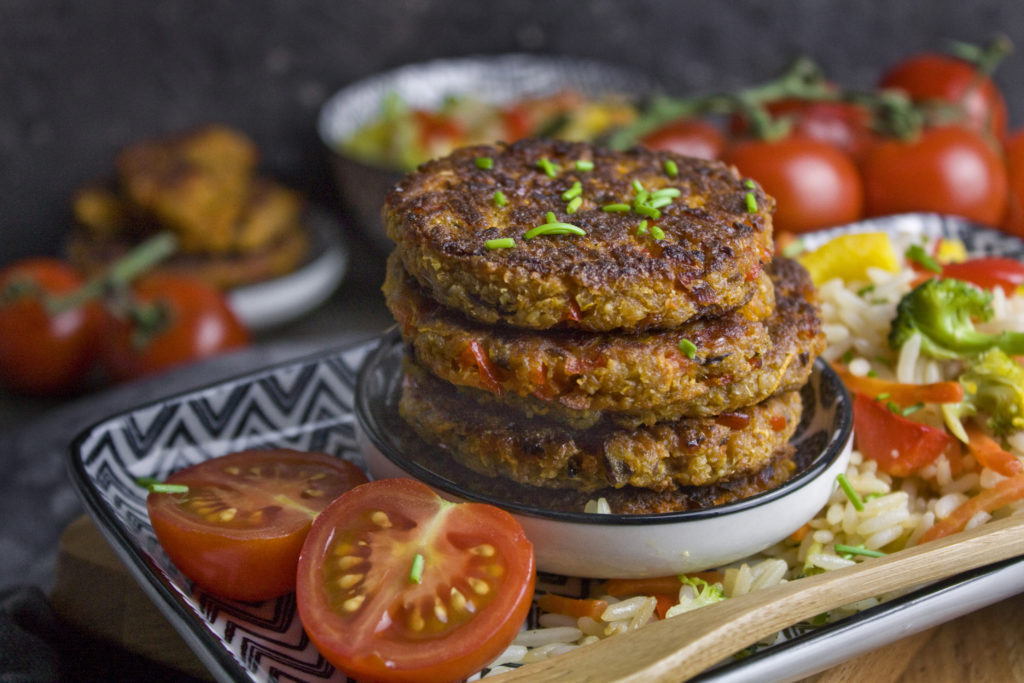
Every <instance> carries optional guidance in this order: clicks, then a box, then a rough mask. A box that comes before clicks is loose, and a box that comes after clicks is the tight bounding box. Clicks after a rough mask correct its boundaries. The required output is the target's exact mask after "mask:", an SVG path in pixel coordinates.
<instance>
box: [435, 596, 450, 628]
mask: <svg viewBox="0 0 1024 683" xmlns="http://www.w3.org/2000/svg"><path fill="white" fill-rule="evenodd" d="M434 616H435V617H437V620H438V621H440V622H441V623H442V624H447V623H448V610H446V609H445V608H444V605H442V604H441V598H438V597H436V596H435V597H434Z"/></svg>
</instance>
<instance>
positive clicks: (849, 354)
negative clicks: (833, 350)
mask: <svg viewBox="0 0 1024 683" xmlns="http://www.w3.org/2000/svg"><path fill="white" fill-rule="evenodd" d="M841 360H842V361H843V362H844V363H846V364H847V365H849V364H850V361H851V360H853V349H846V351H844V352H843V357H842V358H841Z"/></svg>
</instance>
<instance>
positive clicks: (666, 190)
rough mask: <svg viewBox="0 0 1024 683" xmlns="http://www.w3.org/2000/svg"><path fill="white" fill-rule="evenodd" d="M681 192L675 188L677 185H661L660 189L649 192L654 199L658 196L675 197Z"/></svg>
mask: <svg viewBox="0 0 1024 683" xmlns="http://www.w3.org/2000/svg"><path fill="white" fill-rule="evenodd" d="M681 194H683V193H682V192H680V190H679V188H677V187H663V188H661V189H660V190H655V191H654V192H652V193H651V197H652V198H655V199H656V198H658V197H672V198H675V197H678V196H680V195H681Z"/></svg>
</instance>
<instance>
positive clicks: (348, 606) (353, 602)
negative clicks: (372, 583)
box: [341, 595, 366, 612]
mask: <svg viewBox="0 0 1024 683" xmlns="http://www.w3.org/2000/svg"><path fill="white" fill-rule="evenodd" d="M364 600H366V596H365V595H357V596H355V597H352V598H349V599H348V600H346V601H345V602H343V603H341V608H342V609H343V610H345V611H346V612H355V611H356V610H357V609H359V608H360V607H362V605H363V601H364Z"/></svg>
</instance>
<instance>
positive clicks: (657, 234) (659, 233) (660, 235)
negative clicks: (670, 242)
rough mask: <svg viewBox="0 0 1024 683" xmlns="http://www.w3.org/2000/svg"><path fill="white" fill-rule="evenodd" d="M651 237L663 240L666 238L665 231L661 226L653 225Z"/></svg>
mask: <svg viewBox="0 0 1024 683" xmlns="http://www.w3.org/2000/svg"><path fill="white" fill-rule="evenodd" d="M651 237H653V238H654V239H656V240H663V239H665V231H664V230H662V229H661V228H659V227H658V226H657V225H652V226H651Z"/></svg>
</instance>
